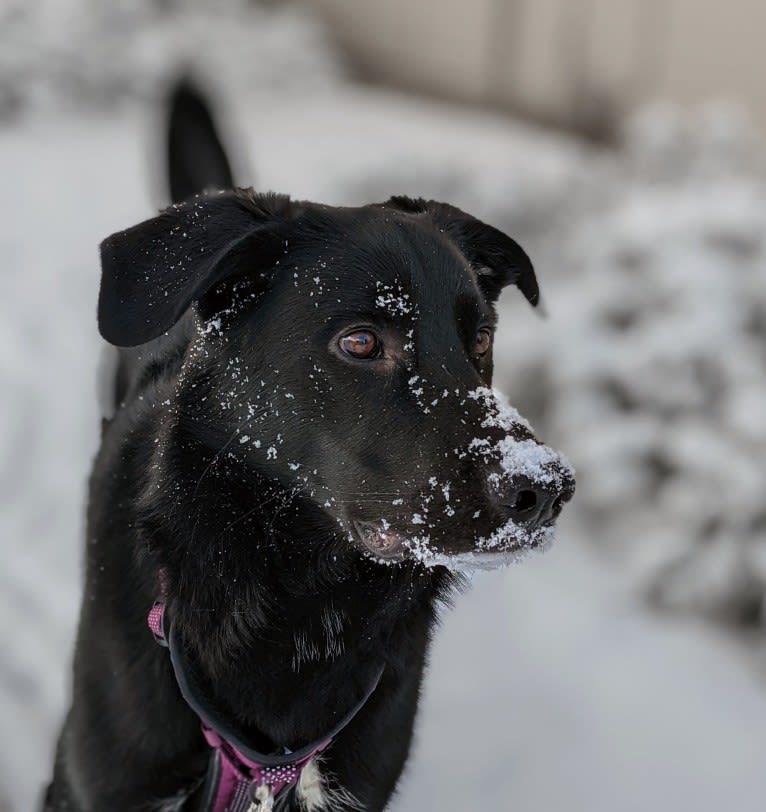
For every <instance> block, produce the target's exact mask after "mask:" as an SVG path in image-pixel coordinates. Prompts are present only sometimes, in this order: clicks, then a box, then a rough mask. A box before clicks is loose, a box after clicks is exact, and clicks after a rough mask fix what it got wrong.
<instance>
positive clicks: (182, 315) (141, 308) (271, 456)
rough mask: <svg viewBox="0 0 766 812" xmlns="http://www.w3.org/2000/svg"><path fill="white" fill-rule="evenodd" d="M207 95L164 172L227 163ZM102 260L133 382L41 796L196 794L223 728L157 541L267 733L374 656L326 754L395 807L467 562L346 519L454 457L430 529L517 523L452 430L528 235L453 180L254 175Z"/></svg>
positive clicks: (408, 505)
mask: <svg viewBox="0 0 766 812" xmlns="http://www.w3.org/2000/svg"><path fill="white" fill-rule="evenodd" d="M181 107H182V108H183V115H181V112H180V111H179V108H181ZM194 108H195V105H194V104H190V103H189V98H188V90H187V89H185V88H184V89H182V90H181V91H179V92H178V93H177V94H176V97H175V100H174V104H173V108H172V110H173V112H172V115H171V121H173V122H174V124H173V126H172V127H171V139H170V140H171V157H170V166H171V171H172V174H173V178H172V181H171V188H173V189H175V190H183V194H184V195H186V194H188V193H191V192H193V191H196V190H197V189H199V188H202V185H203V184H207V183H208V181H210V180H212V182H213V184H215V181H216V177H219V176H220V175H215V176H214V177H212V178H208V177H201V178H200V177H199V175H198V173H197V168H198V167H196V168H195V167H191V168H190V166H189V164H190V162H191V163H192V164H194V162H195V161H197V160H198V159H199V160H200V161H201V166H203V167H218V170H216V172H218V171H219V170H220V168H221V167H223V166H225V167H228V163H227V162H226V159H225V156H224V155H223V153H222V151H221V148H220V144H219V141H218V137H217V135H216V134H215V128H214V127H213V125H212V119H211V118H210V116H209V114H208V113H207V111H206V109H205V108H204V105H201V104H197V109H196V111H195V109H194ZM190 110H191V111H192V112H191V113H190V112H189V111H190ZM195 117H196V118H195ZM187 131H191V132H192V133H193V144H194V149H193V150H192V151H189V150H187V149H186V147H185V146H184V145H185V143H186V141H185V137H186V136H185V133H186V132H187ZM205 132H207V133H208V137H207V138H205V137H202V138H200V133H203V134H204V133H205ZM219 153H220V154H219ZM200 156H203V157H200ZM204 156H207V157H204ZM204 171H207V170H204ZM227 172H228V168H227V169H226V171H225V172H224V173H223V176H224V177H228V175H227V174H226V173H227ZM214 174H215V173H214ZM192 177H196V178H197V179H196V180H195V181H194V183H195V188H194V189H190V188H189V184H190V180H189V178H192ZM179 193H180V192H179ZM102 265H103V279H102V287H101V295H100V299H99V326H100V329H101V332H102V334H103V335H104V337H105V338H106V339H107V340H108V341H110V342H112V343H113V344H117V345H120V346H122V347H135V349H124V350H120V353H121V360H120V370H119V374H118V376H117V387H118V388H117V394H118V398H119V401H120V402H119V404H118V408H117V411H116V414H115V415H114V417H113V418H112V419H111V420H109V421H108V422H107V423H106V424H105V427H104V433H103V441H102V445H101V448H100V450H99V453H98V456H97V459H96V461H95V465H94V468H93V474H92V477H91V480H90V499H89V508H88V528H87V559H86V560H87V565H86V577H85V591H84V597H83V604H82V613H81V619H80V626H79V634H78V640H77V648H76V653H75V665H74V689H73V701H72V706H71V710H70V712H69V714H68V716H67V719H66V723H65V725H64V728H63V732H62V735H61V738H60V742H59V748H58V754H57V760H56V766H55V774H54V781H53V783H52V785H51V788H50V789H49V793H48V799H47V803H46V807H45V808H46V809H48V810H64V809H68V810H83V812H84V810H143V809H152V808H162V803H163V802H167V801H168V800H169V799H173V798H176V797H184V796H185V795H188V796H189V801H188V803H187V805H186V806H184V807H183V808H184V809H195V808H196V806H195V803H196V799H197V798H198V792H197V789H196V788H197V787H198V786H199V782H200V780H201V778H202V776H203V774H204V771H205V768H206V757H207V750H206V747H205V745H204V742H203V740H202V737H201V735H200V731H199V724H198V722H197V719H196V717H195V716H194V715H193V714H192V713H191V711H190V710H189V709H188V708H187V706H186V705H185V704H184V702H183V701H182V699H181V697H180V695H179V692H178V689H177V687H176V684H175V681H174V678H173V675H172V672H171V669H170V665H169V662H168V657H167V655H166V652H165V651H164V650H163V649H161V648H159V647H158V646H157V645H156V644H155V643H154V641H153V639H152V637H151V635H150V634H149V632H148V630H147V627H146V613H147V610H148V608H149V607H150V606H151V603H152V601H153V599H154V598H155V597H156V595H157V592H158V588H159V587H158V572H159V570H160V569H164V571H165V573H166V574H167V587H168V594H169V611H170V613H171V614H172V616H173V618H174V620H175V622H176V624H177V627H178V628H179V629H180V632H181V636H182V638H183V639H184V641H185V643H186V645H187V646H188V649H189V656H190V657H191V658H192V659H193V660H194V662H195V663H196V665H197V667H198V670H199V672H200V673H201V674H202V675H203V676H204V679H205V681H206V684H207V688H208V691H209V694H210V697H211V701H213V702H215V704H216V705H217V706H218V707H219V708H220V709H221V710H222V712H223V713H225V714H227V715H228V716H230V717H231V718H232V719H235V720H236V722H237V725H238V726H239V727H241V728H245V729H247V730H248V732H249V736H250V738H251V741H252V742H253V744H254V745H256V746H259V747H260V749H262V750H264V751H267V750H269V749H271V748H273V747H275V746H289V747H292V748H296V747H299V746H301V745H302V744H305V743H307V742H310V741H314V740H316V739H318V738H320V737H321V736H322V734H323V733H324V732H326V731H327V730H329V729H331V728H332V727H333V726H334V724H335V722H336V721H337V720H338V718H340V717H341V716H342V715H343V714H345V713H346V712H347V711H348V709H349V708H350V707H352V706H353V704H354V702H355V701H356V699H357V698H358V697H359V696H361V695H362V693H363V692H364V691H365V689H366V688H367V686H368V685H369V684H370V681H371V680H372V679H373V677H374V675H375V673H376V672H377V670H378V669H379V668H380V667H381V665H384V666H385V670H384V673H383V676H382V679H381V682H380V684H379V687H378V688H377V690H376V691H375V692H374V694H373V696H372V697H371V699H370V700H369V701H368V702H367V703H366V705H365V706H364V707H363V709H362V710H361V711H360V713H359V714H358V715H357V716H356V718H355V719H354V720H353V721H352V722H351V724H350V725H349V726H348V727H347V728H346V729H345V730H344V731H343V732H342V733H341V734H340V735H339V736H338V737H337V739H336V741H335V742H334V743H333V745H332V746H331V747H330V748H329V749H328V750H327V751H326V754H325V756H324V761H323V767H322V770H323V773H325V774H326V775H327V776H329V781H330V783H331V785H333V786H337V787H342V788H344V789H345V790H347V791H349V792H350V793H352V794H353V795H354V796H355V798H356V799H357V800H358V801H359V803H360V805H361V808H363V809H364V810H370V812H372V811H373V810H381V809H383V808H384V806H385V805H386V803H387V801H388V799H389V798H390V796H391V793H392V792H393V790H394V787H395V785H396V782H397V780H398V778H399V775H400V773H401V771H402V768H403V765H404V762H405V759H406V757H407V753H408V750H409V746H410V739H411V735H412V728H413V720H414V718H415V711H416V706H417V701H418V693H419V690H420V684H421V679H422V675H423V668H424V663H425V660H426V652H427V649H428V643H429V639H430V636H431V632H432V629H433V627H434V622H435V618H436V612H437V607H438V604H439V602H440V601H445V600H448V599H449V596H450V594H451V591H452V590H453V589H454V588H455V586H456V585H457V582H456V576H454V575H452V574H450V572H448V571H447V570H446V569H445V568H444V567H433V568H426V567H424V566H422V565H420V564H419V563H418V562H417V561H415V560H410V559H407V560H404V561H403V562H401V563H398V564H396V565H393V566H389V565H386V564H382V563H379V562H377V561H374V560H372V559H371V558H369V557H368V556H367V555H366V554H365V553H363V552H362V550H361V548H360V546H359V545H358V544H357V543H355V542H354V541H353V540H352V539H351V535H352V534H350V533H349V528H350V527H351V526H352V524H353V521H354V520H378V519H381V518H387V519H389V520H390V521H391V522H394V523H395V522H398V521H400V520H401V516H402V515H403V513H405V512H409V513H412V512H413V511H414V510H416V509H417V505H418V504H421V503H422V499H423V498H424V494H426V493H428V491H429V488H428V484H427V483H428V480H429V478H430V477H437V478H439V479H440V480H444V479H445V477H446V478H449V479H450V480H451V481H452V483H453V485H452V488H453V493H452V502H451V504H454V505H455V511H454V512H453V515H451V516H449V517H446V516H444V517H442V518H440V519H438V520H437V519H435V520H434V525H433V538H434V543H436V544H440V545H442V546H443V548H444V549H445V550H450V551H461V550H467V549H471V544H472V539H474V538H475V537H476V536H477V534H483V533H487V532H491V531H492V529H493V528H494V527H496V526H497V525H498V524H499V523H502V521H503V517H504V515H505V514H504V513H503V510H502V506H500V505H497V504H496V503H495V502H493V501H492V499H491V498H490V496H489V495H488V492H487V487H486V470H485V469H486V468H487V465H488V463H486V462H485V461H481V460H475V459H473V458H471V459H466V460H464V461H463V462H459V463H457V462H456V461H455V459H454V457H450V458H449V459H448V458H447V454H446V451H445V450H446V449H452V448H453V447H457V446H461V447H463V446H467V444H468V443H469V442H470V439H471V438H472V437H473V436H474V434H475V433H476V431H477V426H479V425H480V423H481V420H482V414H481V413H480V410H479V405H478V404H477V403H476V402H474V401H471V400H470V399H468V400H467V399H466V398H465V396H464V395H465V393H466V392H468V391H469V390H472V389H475V388H476V387H479V386H483V385H488V384H489V382H490V379H491V372H492V363H491V353H490V354H487V355H486V356H484V357H481V358H479V357H476V356H475V354H474V353H473V351H472V350H473V342H474V339H475V335H476V331H477V328H479V327H480V326H481V325H490V326H491V325H493V324H494V321H495V314H494V308H493V303H494V301H495V299H496V297H497V295H498V293H499V291H500V289H501V287H502V286H503V285H506V284H509V283H515V284H517V285H518V286H519V288H520V289H521V290H522V292H523V293H524V295H525V296H526V297H527V298H528V299H529V300H530V302H532V303H533V304H534V303H535V302H536V301H537V297H538V288H537V283H536V281H535V277H534V272H533V270H532V266H531V264H530V262H529V259H528V258H527V256H526V255H525V254H524V252H523V251H522V250H521V249H520V248H519V246H518V245H517V244H516V243H515V242H513V240H511V239H510V238H509V237H507V236H505V235H504V234H501V233H500V232H499V231H497V230H496V229H493V228H491V227H489V226H486V225H484V224H483V223H480V222H479V221H478V220H476V219H474V218H472V217H470V216H469V215H467V214H464V213H463V212H461V211H459V210H458V209H455V208H453V207H451V206H447V205H445V204H441V203H434V202H427V201H422V200H409V199H407V198H394V199H392V200H390V201H389V202H388V203H384V204H380V205H374V206H367V207H362V208H357V209H350V208H348V209H343V208H340V209H339V208H331V207H327V206H322V205H317V204H313V203H306V202H292V201H290V200H289V199H288V198H286V197H281V196H273V195H258V194H254V193H253V192H252V191H247V190H237V191H227V192H224V193H221V194H213V195H211V196H207V197H199V198H192V199H190V200H188V201H186V202H179V203H177V204H175V205H173V206H171V207H170V208H169V209H167V210H166V211H165V212H163V213H162V214H160V215H159V216H158V217H155V218H153V219H151V220H148V221H147V222H145V223H142V224H141V225H138V226H135V227H134V228H132V229H129V230H128V231H125V232H121V233H119V234H115V235H113V236H111V237H109V238H108V239H107V240H105V241H104V243H103V245H102ZM389 294H392V295H394V299H393V304H392V306H391V307H392V309H391V312H388V313H386V312H381V308H380V301H379V300H380V297H381V296H383V298H384V299H385V298H386V296H388V295H389ZM407 297H408V298H407ZM397 302H398V304H397ZM402 302H405V303H406V304H407V306H406V307H401V306H400V305H401V303H402ZM384 309H385V308H384ZM362 324H363V325H373V326H374V327H375V328H376V329H377V330H378V331H379V333H380V335H381V336H382V337H383V342H384V346H386V347H388V348H389V350H390V354H389V355H388V356H387V358H386V359H385V360H381V361H377V362H374V363H370V362H363V361H355V360H350V359H348V358H343V357H341V356H340V354H339V353H338V351H337V344H336V341H335V339H336V336H337V335H338V334H339V333H342V332H343V331H344V329H346V328H348V327H354V326H356V325H362ZM137 345H140V346H137ZM413 376H418V377H419V379H420V380H421V381H422V390H421V394H420V395H419V396H418V397H413V396H412V395H411V389H412V386H411V380H412V378H413ZM442 392H445V393H446V392H449V397H447V396H446V395H445V397H444V400H443V401H440V403H439V405H438V406H432V407H430V408H428V407H426V408H425V409H424V408H423V406H424V404H430V403H431V398H432V396H436V397H437V398H438V397H440V396H441V393H442ZM453 393H454V394H453ZM493 431H494V432H495V434H497V433H498V431H499V430H497V429H486V431H485V434H488V435H489V434H492V432H493ZM528 436H529V435H528ZM429 498H430V497H429ZM439 498H441V497H439ZM397 499H401V500H402V502H403V506H400V505H395V504H394V503H395V502H396V501H397ZM477 511H478V512H480V513H481V515H480V517H479V518H476V516H475V514H476V513H477ZM291 804H293V806H291V808H296V809H297V808H298V807H297V805H295V804H297V801H295V800H293V801H291Z"/></svg>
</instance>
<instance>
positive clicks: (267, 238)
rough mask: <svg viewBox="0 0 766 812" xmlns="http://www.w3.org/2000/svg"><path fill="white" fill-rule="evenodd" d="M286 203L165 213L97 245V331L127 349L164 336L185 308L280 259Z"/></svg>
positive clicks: (215, 203) (228, 198) (203, 204)
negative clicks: (223, 283)
mask: <svg viewBox="0 0 766 812" xmlns="http://www.w3.org/2000/svg"><path fill="white" fill-rule="evenodd" d="M288 205H289V199H288V198H286V197H277V196H263V195H255V194H254V193H253V192H252V190H237V191H233V192H226V193H224V194H219V195H213V196H210V197H199V198H196V199H193V200H189V201H187V202H186V203H183V204H181V205H177V206H171V207H170V208H168V209H166V210H165V211H164V212H162V213H161V214H160V215H159V216H158V217H155V218H153V219H152V220H147V221H145V222H143V223H140V224H139V225H137V226H134V227H133V228H129V229H128V230H127V231H119V232H117V233H116V234H112V236H111V237H107V238H106V239H105V240H104V241H103V242H102V243H101V291H100V293H99V298H98V326H99V330H100V332H101V335H102V336H103V337H104V338H105V339H106V340H107V341H108V342H110V343H111V344H116V345H117V346H120V347H134V346H136V345H138V344H143V343H145V342H147V341H150V340H151V339H153V338H157V336H160V335H162V333H164V332H165V331H166V330H169V329H170V328H171V327H172V326H173V325H174V324H175V323H176V322H177V321H178V320H179V319H180V318H181V316H182V315H183V314H184V312H185V311H186V310H187V308H188V307H189V305H190V304H191V303H192V302H193V301H195V300H197V299H199V298H200V297H201V296H203V295H204V294H205V293H206V292H207V291H209V290H210V289H211V288H212V287H214V286H215V285H216V284H218V283H219V282H221V281H222V280H223V279H226V278H228V277H230V276H232V275H234V274H237V273H242V272H243V271H246V270H250V269H252V270H254V271H263V270H266V269H268V268H270V267H271V266H272V265H273V264H274V263H275V262H276V260H277V259H278V258H279V256H280V255H281V254H282V253H283V252H284V246H285V233H286V228H287V223H286V219H285V217H284V212H286V210H287V207H288Z"/></svg>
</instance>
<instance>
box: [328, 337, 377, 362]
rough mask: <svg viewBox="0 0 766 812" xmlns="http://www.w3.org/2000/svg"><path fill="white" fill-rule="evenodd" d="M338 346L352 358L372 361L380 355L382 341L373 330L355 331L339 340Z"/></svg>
mask: <svg viewBox="0 0 766 812" xmlns="http://www.w3.org/2000/svg"><path fill="white" fill-rule="evenodd" d="M338 345H339V346H340V348H341V350H343V352H344V353H346V355H350V356H351V357H352V358H363V359H371V358H377V356H378V355H379V354H380V341H378V337H377V336H376V335H375V333H373V332H372V331H371V330H354V332H353V333H347V334H346V335H344V336H341V338H340V339H339V340H338Z"/></svg>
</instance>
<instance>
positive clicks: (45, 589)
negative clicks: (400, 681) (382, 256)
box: [0, 0, 766, 812]
mask: <svg viewBox="0 0 766 812" xmlns="http://www.w3.org/2000/svg"><path fill="white" fill-rule="evenodd" d="M765 25H766V5H764V4H763V3H762V2H759V0H730V2H728V3H725V4H722V3H718V2H714V0H534V2H533V0H439V1H438V2H437V0H418V2H405V0H388V2H386V3H379V2H375V0H307V2H305V3H303V4H300V5H299V4H294V3H288V2H268V3H267V2H245V0H228V2H224V0H219V2H202V1H201V0H183V2H182V1H181V0H112V2H109V3H101V2H96V1H95V0H25V2H21V0H4V2H3V4H2V5H0V181H1V182H0V195H1V196H2V198H1V199H2V209H1V210H2V226H1V227H0V256H2V264H3V267H4V270H3V278H4V279H5V285H4V289H3V293H2V295H0V398H1V399H0V406H1V411H0V414H1V415H2V417H1V419H0V506H1V509H0V538H1V543H2V561H1V562H0V651H2V655H1V656H0V725H1V726H2V728H1V729H2V732H3V741H4V746H3V748H2V753H0V809H3V812H5V810H6V809H12V810H15V812H22V811H23V810H28V809H31V808H32V807H33V801H34V799H35V798H36V797H37V795H38V793H39V790H40V786H41V784H42V782H43V780H44V779H45V778H46V777H47V775H48V773H49V769H50V763H51V758H52V747H53V743H54V739H55V735H56V729H57V726H58V724H59V721H60V718H61V715H62V713H63V711H64V709H65V707H66V703H67V696H68V685H69V663H70V657H71V647H72V640H73V633H74V624H75V621H76V614H77V607H78V601H79V593H80V566H81V548H82V532H83V509H84V496H85V485H86V477H87V473H88V468H89V465H90V461H91V458H92V455H93V454H94V452H95V449H96V444H97V440H98V433H99V411H98V403H97V393H96V369H97V364H98V357H99V351H100V346H101V344H100V339H99V337H98V334H97V330H96V323H95V302H96V296H97V289H98V280H99V266H98V255H97V245H98V243H99V241H100V240H101V239H102V238H103V237H104V236H106V235H107V234H109V233H111V232H113V231H115V230H117V229H121V228H124V227H126V226H128V225H131V224H133V223H135V222H137V221H139V220H142V219H145V218H146V217H147V216H150V215H151V213H152V212H153V211H155V210H156V209H157V208H158V207H160V206H161V205H163V204H164V203H165V202H166V201H165V199H164V186H163V183H164V174H163V173H164V166H163V162H162V156H161V153H160V146H161V140H162V133H163V118H162V113H163V111H162V101H163V96H164V93H165V91H166V88H167V86H168V83H169V82H171V81H172V80H173V79H174V78H175V77H177V76H178V75H179V74H180V73H182V72H183V73H187V74H189V75H191V76H193V77H195V79H196V80H197V82H198V83H200V84H201V85H202V86H203V87H204V88H205V89H206V90H207V91H208V92H209V93H210V94H211V98H212V100H213V102H214V104H215V107H216V110H217V111H218V113H219V116H220V118H221V120H222V122H223V124H224V125H225V126H224V129H225V132H226V135H227V140H228V142H229V144H230V145H231V147H232V149H233V150H234V151H235V154H236V157H237V163H238V164H239V167H240V172H239V176H240V178H241V180H242V182H243V183H252V184H254V185H255V186H256V188H258V189H260V190H266V189H274V190H277V191H282V192H287V193H289V194H291V195H292V196H294V197H297V198H308V199H315V200H320V201H322V202H326V203H331V204H361V203H365V202H371V201H376V200H383V199H385V198H387V197H388V196H389V195H391V194H394V193H396V194H408V195H413V196H424V197H434V198H437V199H442V200H445V201H449V202H450V203H453V204H455V205H457V206H459V207H461V208H464V209H466V210H467V211H469V212H471V213H472V214H474V215H476V216H478V217H480V218H482V219H484V220H486V221H488V222H490V223H492V224H493V225H495V226H497V227H499V228H502V229H504V230H506V231H507V232H508V233H510V234H512V235H513V236H514V237H516V238H517V239H519V241H521V242H522V244H523V245H524V246H525V247H526V248H527V249H528V251H529V252H530V254H531V256H532V257H533V259H534V261H535V264H536V266H537V269H538V275H539V278H540V281H541V284H542V289H543V297H544V299H545V303H546V307H547V311H548V313H549V318H548V319H547V320H541V319H539V318H537V317H536V316H535V315H534V314H533V313H532V312H531V310H530V309H529V308H528V307H526V305H525V303H524V302H523V301H522V299H521V297H519V296H516V295H514V293H513V292H512V291H509V292H507V293H506V294H505V295H504V298H503V299H502V301H501V305H500V309H501V332H500V335H499V337H498V342H497V343H498V346H497V348H496V358H497V361H496V364H497V372H496V384H497V386H498V387H499V388H500V389H502V390H503V391H504V392H506V393H507V394H508V395H509V397H510V399H511V401H512V402H513V403H514V404H515V405H516V406H517V407H518V408H519V409H520V410H521V411H522V413H524V414H526V416H527V417H528V418H530V420H531V421H532V423H533V425H534V426H535V428H536V429H537V433H538V435H539V436H541V437H544V438H545V440H546V441H547V442H550V443H552V444H555V445H556V446H557V447H559V448H561V449H562V450H564V451H565V452H566V453H567V454H568V455H569V456H570V458H571V459H572V461H573V463H574V465H575V467H576V468H577V471H578V493H577V497H576V499H575V501H574V502H573V504H572V505H571V507H569V508H568V509H567V511H565V516H564V521H563V522H562V523H561V529H560V532H559V538H558V542H557V545H556V546H555V547H554V549H553V550H552V551H550V552H549V553H548V554H546V555H545V556H539V557H534V558H532V559H529V560H528V561H526V562H524V563H523V564H521V565H519V566H516V567H513V568H511V569H508V570H506V571H503V572H497V573H489V574H484V575H481V576H477V577H476V578H475V580H474V586H473V589H472V590H471V591H470V592H469V593H468V594H466V595H463V596H461V597H460V598H459V600H458V602H457V608H456V609H455V610H454V611H453V612H451V613H449V614H448V615H446V616H445V618H444V623H443V626H442V629H441V630H440V632H439V635H438V638H437V642H436V645H435V648H434V652H433V657H432V662H431V667H430V672H429V676H428V681H427V685H426V690H425V695H424V701H423V703H422V706H421V714H420V717H419V722H418V729H417V742H416V747H415V752H414V755H413V758H412V759H411V761H410V763H409V765H408V768H407V771H406V776H405V778H404V780H403V781H402V783H401V786H400V790H399V793H398V796H397V798H396V800H395V802H394V803H393V804H392V809H393V810H395V812H407V810H415V809H444V810H453V809H454V810H458V809H469V808H487V809H496V810H509V812H510V810H514V812H538V810H541V811H542V810H544V811H545V812H556V811H557V810H579V809H588V810H590V812H614V811H615V810H620V812H622V811H623V810H642V811H643V810H646V809H657V810H665V809H681V810H686V809H689V810H691V809H693V810H695V812H708V811H709V812H713V810H716V812H718V811H719V810H720V809H721V808H726V809H730V810H736V812H750V810H753V811H754V810H763V809H764V808H765V807H766V771H765V770H764V767H763V753H764V750H765V749H766V648H765V647H764V624H765V623H766V607H765V606H764V593H765V591H766V498H765V495H766V464H765V463H764V459H765V457H766V377H765V376H764V372H765V371H766V240H765V238H766V172H765V170H766V161H765V157H766V150H764V138H766V94H764V93H763V74H764V68H765V67H766V56H764V50H763V45H762V39H763V31H764V26H765Z"/></svg>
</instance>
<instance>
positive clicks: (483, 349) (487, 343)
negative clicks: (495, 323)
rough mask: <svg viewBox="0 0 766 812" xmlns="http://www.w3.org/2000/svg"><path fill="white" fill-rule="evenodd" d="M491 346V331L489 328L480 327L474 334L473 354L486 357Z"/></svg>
mask: <svg viewBox="0 0 766 812" xmlns="http://www.w3.org/2000/svg"><path fill="white" fill-rule="evenodd" d="M491 346H492V331H491V330H490V329H489V327H482V328H481V330H478V331H477V333H476V347H475V348H474V352H475V353H476V355H479V356H481V355H486V354H487V351H488V350H489V348H490V347H491Z"/></svg>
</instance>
